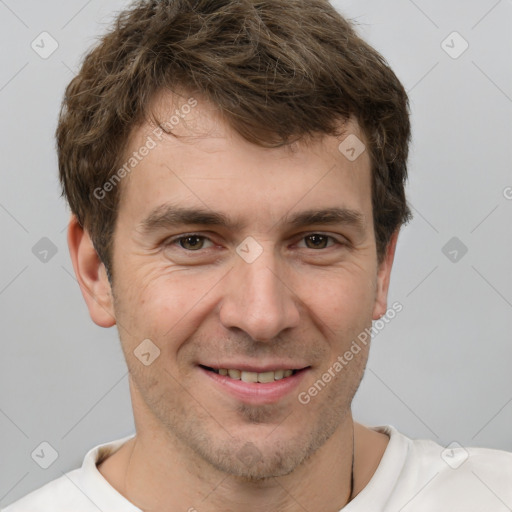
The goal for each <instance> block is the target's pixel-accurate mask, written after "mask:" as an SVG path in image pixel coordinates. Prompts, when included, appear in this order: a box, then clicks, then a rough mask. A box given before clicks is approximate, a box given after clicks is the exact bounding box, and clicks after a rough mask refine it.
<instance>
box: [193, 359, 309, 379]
mask: <svg viewBox="0 0 512 512" xmlns="http://www.w3.org/2000/svg"><path fill="white" fill-rule="evenodd" d="M199 366H200V367H201V368H204V369H205V370H208V371H210V372H213V373H216V374H218V375H222V376H225V377H228V378H230V379H233V380H241V381H243V382H254V383H261V384H265V383H269V382H275V381H277V380H282V379H286V378H288V377H291V376H292V375H295V374H296V373H297V372H300V371H302V370H305V369H306V368H302V369H301V370H295V369H289V370H274V371H268V372H261V373H259V372H248V371H245V370H238V369H236V368H210V367H209V366H204V365H202V364H200V365H199Z"/></svg>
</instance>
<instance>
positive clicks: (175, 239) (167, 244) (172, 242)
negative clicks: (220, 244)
mask: <svg viewBox="0 0 512 512" xmlns="http://www.w3.org/2000/svg"><path fill="white" fill-rule="evenodd" d="M314 235H320V236H322V237H325V238H328V239H330V240H332V241H333V242H334V244H333V245H330V246H328V247H323V248H320V249H310V248H309V247H306V249H310V250H312V251H317V252H320V251H322V250H324V251H325V250H327V249H330V248H332V247H334V246H335V245H339V246H348V243H347V242H342V241H340V240H338V239H336V238H334V237H333V236H331V235H326V234H325V233H317V232H312V233H308V234H306V235H303V236H302V237H301V239H300V241H303V240H305V239H306V238H308V237H310V236H314ZM193 237H196V238H200V239H202V240H209V241H210V242H212V240H210V239H209V238H208V237H207V236H204V235H200V234H198V233H187V234H184V235H179V236H176V237H173V238H170V239H168V240H166V241H165V242H164V246H165V247H170V246H173V245H175V244H177V243H178V242H179V241H180V240H186V239H187V238H193ZM212 243H214V242H212ZM178 247H179V248H180V249H182V250H183V251H185V252H188V253H200V252H201V251H202V250H203V249H198V250H196V251H193V250H189V249H185V248H184V247H181V246H178Z"/></svg>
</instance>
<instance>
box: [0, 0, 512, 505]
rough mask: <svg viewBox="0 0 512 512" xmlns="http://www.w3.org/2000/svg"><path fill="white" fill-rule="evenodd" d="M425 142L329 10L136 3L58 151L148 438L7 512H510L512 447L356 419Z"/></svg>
mask: <svg viewBox="0 0 512 512" xmlns="http://www.w3.org/2000/svg"><path fill="white" fill-rule="evenodd" d="M409 138H410V125H409V116H408V105H407V96H406V93H405V91H404V89H403V87H402V85H401V84H400V82H399V81H398V79H397V78H396V76H395V75H394V73H393V72H392V71H391V70H390V69H389V67H388V66H387V64H386V63H385V61H384V60H383V59H382V57H381V56H380V55H379V54H378V53H377V52H376V51H375V50H373V49H372V48H371V47H369V46H368V45H367V44H366V43H364V42H363V41H362V40H361V39H360V38H359V37H358V36H357V35H356V34H355V33H354V31H353V29H352V28H351V27H350V25H349V24H348V23H347V22H346V21H345V20H344V19H343V18H342V17H341V16H340V15H339V14H338V13H337V12H336V11H335V10H334V9H333V8H332V6H330V4H329V3H328V2H327V1H326V0H275V1H273V2H257V1H254V0H223V1H212V0H196V1H193V0H167V1H140V2H138V3H136V4H134V5H133V6H132V7H131V8H130V9H129V10H127V11H125V12H123V13H121V14H120V16H119V18H118V21H117V24H116V26H115V27H114V28H113V29H112V30H111V32H109V33H108V34H107V35H106V36H105V37H104V38H103V39H102V41H101V42H100V44H99V45H98V46H97V47H96V48H95V49H94V50H93V51H92V52H91V53H89V54H88V56H87V57H86V59H85V61H84V63H83V66H82V68H81V70H80V72H79V74H78V75H77V76H76V77H75V78H74V79H73V80H72V82H71V83H70V85H69V86H68V88H67V90H66V97H65V100H64V104H63V109H62V112H61V117H60V120H59V126H58V129H57V141H58V152H59V169H60V177H61V182H62V186H63V191H64V194H65V196H66V198H67V200H68V201H69V204H70V207H71V210H72V212H73V215H72V217H71V221H70V224H69V229H68V243H69V248H70V254H71V258H72V262H73V266H74V269H75V273H76V276H77V279H78V281H79V284H80V287H81V290H82V293H83V296H84V299H85V301H86V303H87V306H88V308H89V312H90V315H91V318H92V319H93V321H94V322H95V323H96V324H98V325H100V326H103V327H111V326H113V325H117V328H118V331H119V335H120V340H121V345H122V348H123V353H124V355H125V358H126V362H127V365H128V369H129V375H130V392H131V399H132V404H133V410H134V418H135V425H136V435H134V436H130V437H127V438H123V439H120V440H117V441H114V442H111V443H106V444H104V445H100V446H97V447H95V448H93V449H92V450H91V451H90V452H89V453H88V454H87V455H86V457H85V459H84V463H83V466H82V468H80V469H77V470H74V471H71V472H69V473H68V474H67V475H64V476H63V477H61V478H59V479H57V480H55V481H53V482H50V483H49V484H47V485H45V486H44V487H42V488H41V489H39V490H36V491H34V492H33V493H31V494H29V495H28V496H26V497H25V498H23V499H21V500H19V501H18V502H16V503H15V504H13V505H11V506H9V507H7V509H5V512H17V511H29V510H30V511H32V510H34V511H36V510H37V511H50V510H51V511H52V512H58V511H70V510H73V511H76V512H79V511H83V512H86V511H92V510H104V511H120V512H121V511H123V512H124V511H139V510H144V511H146V510H148V511H149V510H151V511H155V512H157V511H158V512H159V511H164V510H165V511H175V510H176V511H177V510H184V511H186V510H188V511H196V510H197V511H199V512H203V511H204V512H210V511H226V510H235V509H236V510H244V511H259V510H272V511H299V510H308V511H311V512H313V511H327V512H329V511H333V512H334V511H338V510H342V509H343V510H347V511H369V510H385V511H391V510H393V511H395V510H406V511H407V510H414V511H423V510H425V511H426V510H429V511H432V510H435V511H453V510H465V511H471V510H474V511H476V510H496V511H500V510H508V508H507V507H510V506H512V454H510V453H507V452H500V451H496V450H487V449H481V448H474V449H468V450H465V449H453V450H451V451H449V452H448V453H446V452H444V449H443V447H441V446H439V445H437V444H436V443H434V442H433V441H427V440H416V441H413V440H411V439H408V438H407V437H405V436H404V435H402V434H401V433H400V432H398V431H397V430H396V429H395V428H394V427H392V426H384V427H374V428H369V427H365V426H363V425H361V424H359V423H357V422H355V421H354V420H353V418H352V414H351V402H352V399H353V397H354V394H355V392H356V390H357V388H358V386H359V384H360V381H361V379H362V377H363V373H364V369H365V365H366V362H367V359H368V351H369V342H368V340H367V336H366V338H365V337H364V336H362V333H365V332H368V330H369V328H370V327H371V325H372V321H373V320H376V321H377V320H379V319H380V318H386V317H390V316H391V315H392V313H393V312H395V305H393V306H390V305H388V302H387V293H388V287H389V282H390V274H391V268H392V264H393V258H394V253H395V247H396V243H397V238H398V234H399V229H400V227H401V225H402V224H404V223H405V222H407V221H408V220H409V218H410V211H409V208H408V207H407V203H406V200H405V193H404V184H405V181H406V177H407V166H406V162H407V154H408V143H409ZM447 459H449V462H450V463H447V462H446V460H447ZM482 482H485V485H484V484H482Z"/></svg>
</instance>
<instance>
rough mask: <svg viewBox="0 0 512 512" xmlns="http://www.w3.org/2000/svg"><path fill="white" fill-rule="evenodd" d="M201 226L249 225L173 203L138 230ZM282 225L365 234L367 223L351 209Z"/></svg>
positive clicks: (306, 215) (310, 214) (298, 216)
mask: <svg viewBox="0 0 512 512" xmlns="http://www.w3.org/2000/svg"><path fill="white" fill-rule="evenodd" d="M192 224H198V225H201V226H216V227H222V228H226V229H228V230H231V231H239V230H241V229H243V228H244V226H245V224H244V223H243V222H241V221H240V220H232V219H230V218H229V217H227V216H226V215H225V214H224V213H221V212H214V211H211V210H208V209H203V208H190V207H183V206H176V205H172V204H169V203H165V204H162V205H160V206H158V207H157V208H155V209H154V210H153V211H152V212H151V213H150V214H149V215H148V216H147V217H146V218H145V219H144V220H142V221H141V222H140V223H139V224H138V228H137V230H138V231H140V232H141V233H142V234H143V235H149V234H151V233H152V232H154V231H158V230H160V229H165V228H171V227H175V226H179V225H192ZM281 224H283V225H285V226H287V227H290V228H295V229H296V228H303V227H306V226H310V225H313V224H327V225H339V224H341V225H347V226H350V227H353V228H354V229H356V230H357V231H358V232H359V233H361V234H362V233H364V232H365V229H366V220H365V216H364V214H363V213H361V212H359V211H357V210H352V209H348V208H325V209H320V210H306V211H302V212H299V213H295V214H293V215H290V216H288V215H287V216H285V217H284V218H283V220H282V221H281Z"/></svg>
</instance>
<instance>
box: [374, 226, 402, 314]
mask: <svg viewBox="0 0 512 512" xmlns="http://www.w3.org/2000/svg"><path fill="white" fill-rule="evenodd" d="M399 231H400V229H397V230H396V231H395V232H394V233H393V235H392V236H391V238H390V240H389V243H388V246H387V248H386V254H385V256H384V259H383V261H382V263H381V264H380V265H379V270H378V273H377V291H376V296H375V304H374V307H373V320H378V319H379V318H381V317H382V316H384V314H385V313H386V311H387V307H388V290H389V280H390V277H391V267H392V266H393V260H394V259H395V249H396V243H397V240H398V233H399Z"/></svg>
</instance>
